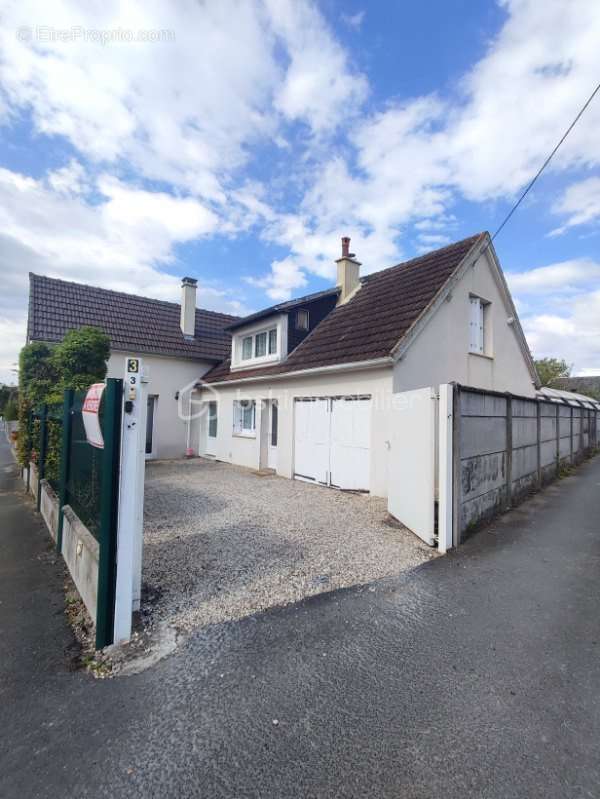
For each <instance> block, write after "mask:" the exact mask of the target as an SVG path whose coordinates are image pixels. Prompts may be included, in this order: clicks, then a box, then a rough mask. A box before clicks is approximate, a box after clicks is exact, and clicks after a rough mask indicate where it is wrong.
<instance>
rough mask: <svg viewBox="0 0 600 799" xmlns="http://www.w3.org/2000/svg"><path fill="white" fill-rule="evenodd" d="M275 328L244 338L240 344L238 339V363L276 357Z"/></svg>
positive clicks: (276, 341)
mask: <svg viewBox="0 0 600 799" xmlns="http://www.w3.org/2000/svg"><path fill="white" fill-rule="evenodd" d="M278 343H279V342H278V340H277V328H276V327H272V328H270V329H268V330H260V331H258V332H256V333H252V335H249V336H244V337H243V338H242V339H241V342H240V341H239V339H238V347H240V350H241V352H240V350H238V353H239V354H238V356H237V357H238V358H239V360H240V361H253V360H260V359H262V358H267V359H268V357H269V356H271V355H277V351H278Z"/></svg>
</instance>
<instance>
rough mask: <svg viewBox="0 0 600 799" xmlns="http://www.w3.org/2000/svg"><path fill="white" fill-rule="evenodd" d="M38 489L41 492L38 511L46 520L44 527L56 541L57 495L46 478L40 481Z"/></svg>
mask: <svg viewBox="0 0 600 799" xmlns="http://www.w3.org/2000/svg"><path fill="white" fill-rule="evenodd" d="M40 490H41V492H42V496H41V500H40V511H41V514H42V516H43V517H44V521H45V522H46V527H47V528H48V530H49V531H50V535H51V536H52V538H53V539H54V540H55V541H56V534H57V532H58V497H57V496H56V493H55V492H54V489H53V488H52V486H51V485H50V483H49V482H48V481H47V480H42V481H41V483H40Z"/></svg>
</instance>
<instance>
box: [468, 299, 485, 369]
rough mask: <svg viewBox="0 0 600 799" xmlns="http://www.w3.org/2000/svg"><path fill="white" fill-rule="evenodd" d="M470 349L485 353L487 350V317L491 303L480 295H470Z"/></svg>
mask: <svg viewBox="0 0 600 799" xmlns="http://www.w3.org/2000/svg"><path fill="white" fill-rule="evenodd" d="M469 306H470V318H469V351H470V352H475V353H477V354H479V355H483V354H484V353H485V351H486V341H485V317H486V314H487V310H488V306H489V303H488V302H486V301H485V300H482V299H481V298H480V297H469Z"/></svg>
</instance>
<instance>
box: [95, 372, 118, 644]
mask: <svg viewBox="0 0 600 799" xmlns="http://www.w3.org/2000/svg"><path fill="white" fill-rule="evenodd" d="M122 397H123V381H122V380H116V379H114V378H111V379H109V380H107V381H106V391H105V395H104V403H105V404H104V424H103V428H104V429H103V431H102V432H103V437H104V451H103V453H102V467H101V469H102V471H101V481H102V482H101V490H100V531H99V537H98V543H99V547H100V552H99V557H98V561H99V562H98V599H97V605H96V649H103V648H104V647H105V646H108V645H109V644H112V642H113V624H114V614H115V582H116V575H117V569H116V559H117V520H118V504H119V460H120V457H121V402H122Z"/></svg>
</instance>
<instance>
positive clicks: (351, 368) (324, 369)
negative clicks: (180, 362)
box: [196, 355, 394, 388]
mask: <svg viewBox="0 0 600 799" xmlns="http://www.w3.org/2000/svg"><path fill="white" fill-rule="evenodd" d="M393 365H394V359H393V358H391V357H390V356H389V355H386V356H384V357H383V358H373V359H371V360H367V361H350V362H348V363H336V364H330V365H328V366H315V367H311V368H309V369H297V370H296V371H290V372H277V373H275V374H268V375H257V376H256V377H240V378H238V379H236V380H218V381H217V380H216V381H214V382H210V383H208V382H205V381H203V380H202V379H200V380H199V381H198V383H197V384H196V387H197V388H202V387H203V386H206V387H207V388H212V387H214V386H221V387H224V386H233V385H238V384H239V383H258V382H261V383H264V382H265V381H269V380H289V379H291V378H294V377H305V376H307V375H315V376H317V375H319V374H331V373H335V372H356V371H361V370H366V369H378V368H382V367H387V366H393Z"/></svg>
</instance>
